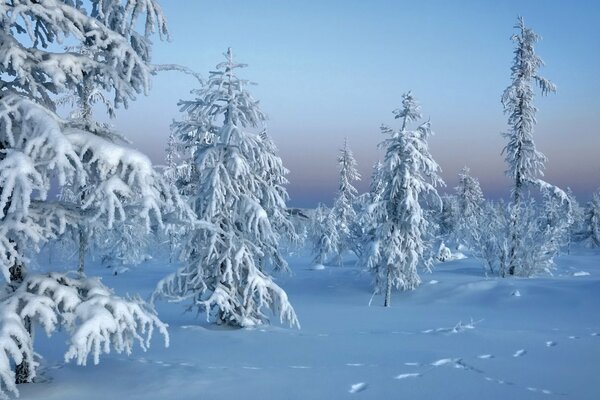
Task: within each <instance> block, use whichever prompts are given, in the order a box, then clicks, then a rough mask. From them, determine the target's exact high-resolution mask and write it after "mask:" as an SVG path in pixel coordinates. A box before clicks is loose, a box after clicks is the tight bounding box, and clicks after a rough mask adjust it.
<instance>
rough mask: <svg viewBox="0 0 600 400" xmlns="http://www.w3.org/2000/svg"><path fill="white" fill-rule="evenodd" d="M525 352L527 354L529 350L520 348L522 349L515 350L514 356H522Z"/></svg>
mask: <svg viewBox="0 0 600 400" xmlns="http://www.w3.org/2000/svg"><path fill="white" fill-rule="evenodd" d="M525 354H527V350H525V349H520V350H517V351H515V354H513V357H522V356H524V355H525Z"/></svg>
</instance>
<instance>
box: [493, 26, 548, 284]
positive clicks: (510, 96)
mask: <svg viewBox="0 0 600 400" xmlns="http://www.w3.org/2000/svg"><path fill="white" fill-rule="evenodd" d="M515 28H516V29H517V30H518V33H516V34H514V35H513V36H512V37H511V39H512V41H513V42H514V43H515V50H514V52H513V54H514V58H513V65H512V67H511V84H510V85H509V86H508V87H507V88H506V90H505V91H504V93H503V95H502V104H503V106H504V112H505V113H506V114H507V115H508V125H509V129H508V131H507V132H506V133H504V137H505V138H507V139H508V143H507V144H506V146H505V147H504V149H503V154H504V156H505V161H506V164H507V165H508V169H507V170H506V174H507V175H508V176H509V177H510V178H511V179H512V181H513V188H512V195H511V203H510V229H509V232H510V233H509V235H510V239H509V243H510V251H509V255H508V257H509V259H508V271H507V273H508V275H515V274H519V271H518V268H519V264H520V260H519V259H518V253H519V252H520V250H519V248H520V247H521V246H522V245H523V243H522V238H520V237H519V234H518V232H519V229H521V227H520V225H522V224H523V223H524V222H525V221H523V220H520V219H519V218H520V215H521V214H522V212H523V211H522V210H521V208H522V207H524V203H525V202H526V199H524V197H526V195H527V194H526V189H527V188H526V187H527V186H528V185H531V184H533V185H539V186H540V187H541V188H542V189H544V188H547V184H546V183H545V182H543V181H540V179H539V177H540V176H542V175H543V170H544V164H545V162H546V157H545V156H544V155H543V154H542V153H541V152H539V151H538V150H537V149H536V146H535V143H534V141H533V131H534V126H535V124H536V117H535V115H536V112H537V108H536V107H535V105H534V103H533V100H534V86H536V85H537V86H538V87H539V88H540V90H541V94H542V95H546V94H548V93H552V92H555V91H556V87H555V86H554V84H553V83H552V82H550V81H549V80H547V79H546V78H543V77H541V76H540V75H538V70H539V68H540V67H542V66H543V65H544V62H543V61H542V59H541V58H540V57H539V56H538V55H537V54H536V53H535V45H536V43H537V42H538V41H539V40H540V37H539V36H538V35H537V34H536V33H535V32H534V31H533V30H531V29H530V28H528V27H526V26H525V22H524V21H523V18H521V17H519V19H518V20H517V25H516V26H515Z"/></svg>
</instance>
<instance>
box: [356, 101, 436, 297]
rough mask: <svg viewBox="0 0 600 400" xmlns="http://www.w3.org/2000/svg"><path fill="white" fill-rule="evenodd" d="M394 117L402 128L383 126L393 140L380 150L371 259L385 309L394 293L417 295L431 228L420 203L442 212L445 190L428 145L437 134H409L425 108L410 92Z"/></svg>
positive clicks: (422, 129)
mask: <svg viewBox="0 0 600 400" xmlns="http://www.w3.org/2000/svg"><path fill="white" fill-rule="evenodd" d="M394 114H395V118H396V119H400V120H401V121H402V125H401V127H400V129H399V130H394V129H392V128H390V127H387V126H382V132H383V133H385V134H388V135H390V138H389V139H387V140H385V141H383V142H382V143H381V145H380V146H381V147H382V148H384V149H385V159H384V163H383V168H382V171H381V179H382V180H383V181H384V182H385V187H384V189H383V193H382V195H381V200H380V201H379V202H378V203H376V204H375V205H374V212H375V215H376V219H377V222H378V224H379V228H378V229H377V230H376V232H375V237H374V240H373V242H372V243H371V245H370V250H369V252H368V254H367V257H366V264H367V266H368V268H370V269H371V271H372V272H373V275H374V277H375V285H376V292H377V293H382V294H384V296H385V300H384V306H386V307H388V306H390V302H391V293H392V288H397V289H401V290H412V289H415V288H416V287H417V286H419V284H420V283H421V279H420V277H419V274H418V271H417V267H418V265H419V263H422V262H424V261H425V260H424V259H423V255H424V253H425V249H426V247H427V243H426V241H425V240H424V238H425V236H426V235H427V228H428V225H429V222H428V221H427V219H426V218H425V212H424V209H423V207H422V204H421V203H422V202H424V201H427V200H428V199H429V200H434V201H435V202H436V204H437V207H438V208H441V200H440V198H439V195H438V193H437V190H436V186H438V185H442V184H443V181H442V179H441V178H440V177H439V175H438V173H439V171H440V168H439V166H438V164H437V163H436V162H435V161H434V160H433V157H432V156H431V154H430V153H429V146H428V144H427V138H428V137H429V136H430V135H431V134H432V132H431V127H430V122H429V121H427V122H424V123H422V124H420V125H419V126H418V127H417V129H415V130H410V129H409V124H410V123H412V122H416V121H418V120H419V119H420V118H421V109H420V106H419V105H418V104H417V101H416V100H415V98H414V96H413V95H412V94H411V93H410V92H408V93H406V94H404V95H403V96H402V108H401V109H398V110H395V111H394Z"/></svg>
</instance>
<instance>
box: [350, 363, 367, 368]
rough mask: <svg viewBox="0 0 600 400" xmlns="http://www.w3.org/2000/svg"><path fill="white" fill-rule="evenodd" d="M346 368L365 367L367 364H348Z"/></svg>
mask: <svg viewBox="0 0 600 400" xmlns="http://www.w3.org/2000/svg"><path fill="white" fill-rule="evenodd" d="M346 366H347V367H364V366H365V364H361V363H347V364H346Z"/></svg>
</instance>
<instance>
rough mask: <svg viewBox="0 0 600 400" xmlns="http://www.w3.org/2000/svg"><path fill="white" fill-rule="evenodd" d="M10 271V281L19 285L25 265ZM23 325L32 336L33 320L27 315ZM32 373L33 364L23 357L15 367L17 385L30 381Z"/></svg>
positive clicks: (16, 285) (12, 268) (14, 267)
mask: <svg viewBox="0 0 600 400" xmlns="http://www.w3.org/2000/svg"><path fill="white" fill-rule="evenodd" d="M9 271H10V283H11V284H13V285H14V287H15V288H16V287H18V286H19V285H20V284H21V283H22V282H23V278H24V271H23V266H22V265H20V264H15V265H13V266H12V267H10V268H9ZM23 325H25V329H26V330H27V333H28V334H29V336H31V332H32V330H31V320H30V319H29V317H25V319H24V320H23ZM30 375H31V365H29V362H27V360H25V359H23V361H22V362H21V363H20V364H19V365H17V366H16V368H15V383H16V384H17V385H19V384H21V383H28V382H29V377H30Z"/></svg>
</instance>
